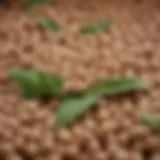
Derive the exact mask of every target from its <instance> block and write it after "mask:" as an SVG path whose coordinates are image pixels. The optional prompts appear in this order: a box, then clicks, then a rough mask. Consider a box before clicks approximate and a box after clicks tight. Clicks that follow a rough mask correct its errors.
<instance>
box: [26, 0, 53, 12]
mask: <svg viewBox="0 0 160 160" xmlns="http://www.w3.org/2000/svg"><path fill="white" fill-rule="evenodd" d="M53 2H54V0H25V1H24V8H25V9H26V10H30V9H31V8H32V7H33V6H34V5H46V4H51V3H53Z"/></svg>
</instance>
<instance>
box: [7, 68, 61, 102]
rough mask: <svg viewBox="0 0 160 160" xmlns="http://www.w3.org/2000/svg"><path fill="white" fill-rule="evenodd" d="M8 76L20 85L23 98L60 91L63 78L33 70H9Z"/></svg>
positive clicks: (49, 94)
mask: <svg viewBox="0 0 160 160" xmlns="http://www.w3.org/2000/svg"><path fill="white" fill-rule="evenodd" d="M9 74H10V77H11V78H12V79H13V80H14V81H15V82H16V83H17V84H18V85H19V86H20V87H21V90H22V95H23V98H24V99H33V98H36V97H41V96H53V95H57V94H59V93H60V92H61V89H62V87H63V79H62V78H61V77H57V76H53V75H50V74H47V73H43V72H40V71H35V70H18V69H17V70H11V71H10V72H9Z"/></svg>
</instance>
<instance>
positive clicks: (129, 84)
mask: <svg viewBox="0 0 160 160" xmlns="http://www.w3.org/2000/svg"><path fill="white" fill-rule="evenodd" d="M146 88H148V85H147V84H145V83H144V82H143V81H141V80H140V79H138V78H129V77H121V78H109V79H105V80H102V81H99V82H96V83H95V84H93V86H92V87H91V88H90V89H88V91H87V93H88V94H93V93H95V94H100V95H106V96H112V95H115V94H120V93H126V92H130V91H135V90H139V89H146Z"/></svg>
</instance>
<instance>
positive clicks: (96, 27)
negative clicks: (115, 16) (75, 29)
mask: <svg viewBox="0 0 160 160" xmlns="http://www.w3.org/2000/svg"><path fill="white" fill-rule="evenodd" d="M112 24H113V22H112V21H111V20H107V21H103V22H100V23H98V24H93V25H87V26H84V27H82V28H81V29H80V30H79V32H80V33H81V34H92V33H97V32H100V31H103V30H106V29H109V28H110V27H111V25H112Z"/></svg>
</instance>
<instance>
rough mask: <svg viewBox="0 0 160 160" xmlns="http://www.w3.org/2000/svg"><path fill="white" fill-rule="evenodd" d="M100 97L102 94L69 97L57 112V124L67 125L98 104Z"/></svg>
mask: <svg viewBox="0 0 160 160" xmlns="http://www.w3.org/2000/svg"><path fill="white" fill-rule="evenodd" d="M100 98H101V97H100V96H95V95H87V96H86V95H81V96H69V97H67V99H65V100H64V101H63V102H62V104H61V106H60V109H59V110H58V112H57V118H56V124H57V125H58V126H61V127H67V126H68V125H70V124H71V123H72V122H73V121H74V120H75V119H77V118H79V117H80V116H81V115H82V114H84V113H85V112H86V111H87V110H88V109H90V108H91V107H92V106H93V105H94V104H96V103H97V101H98V100H99V99H100Z"/></svg>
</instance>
